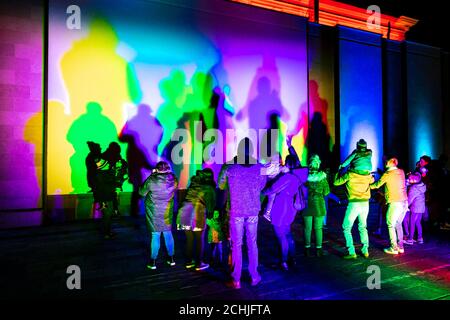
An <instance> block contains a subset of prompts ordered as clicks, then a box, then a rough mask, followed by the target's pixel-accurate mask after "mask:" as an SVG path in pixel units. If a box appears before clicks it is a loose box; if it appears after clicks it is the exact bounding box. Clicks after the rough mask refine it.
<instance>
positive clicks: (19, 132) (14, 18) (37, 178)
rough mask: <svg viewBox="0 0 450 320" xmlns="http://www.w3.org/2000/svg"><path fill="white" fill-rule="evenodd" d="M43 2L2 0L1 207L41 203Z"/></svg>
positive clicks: (9, 208) (0, 59)
mask: <svg viewBox="0 0 450 320" xmlns="http://www.w3.org/2000/svg"><path fill="white" fill-rule="evenodd" d="M42 25H43V6H42V4H41V1H1V2H0V190H1V192H0V211H5V210H17V209H20V210H25V209H35V208H40V207H41V206H42V202H41V190H42V146H43V120H42V92H43V91H42V46H43V37H42Z"/></svg>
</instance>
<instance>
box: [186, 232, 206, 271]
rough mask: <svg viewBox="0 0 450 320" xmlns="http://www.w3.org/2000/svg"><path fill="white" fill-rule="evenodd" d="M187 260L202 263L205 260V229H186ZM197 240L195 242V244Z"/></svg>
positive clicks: (197, 263)
mask: <svg viewBox="0 0 450 320" xmlns="http://www.w3.org/2000/svg"><path fill="white" fill-rule="evenodd" d="M185 233H186V260H187V262H191V261H194V262H195V264H196V265H200V263H202V261H203V245H204V243H203V241H204V236H203V235H204V231H190V230H186V231H185ZM194 242H195V244H194Z"/></svg>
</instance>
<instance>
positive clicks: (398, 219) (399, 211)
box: [386, 201, 408, 248]
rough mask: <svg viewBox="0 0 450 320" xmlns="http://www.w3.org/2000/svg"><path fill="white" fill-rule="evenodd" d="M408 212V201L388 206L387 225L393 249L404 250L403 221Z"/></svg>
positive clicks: (392, 203)
mask: <svg viewBox="0 0 450 320" xmlns="http://www.w3.org/2000/svg"><path fill="white" fill-rule="evenodd" d="M407 210H408V202H407V201H396V202H391V203H389V204H388V210H387V212H386V224H387V227H388V231H389V240H390V242H391V247H392V248H397V247H400V248H403V226H402V224H403V219H404V218H405V214H406V211H407Z"/></svg>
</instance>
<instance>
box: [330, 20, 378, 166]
mask: <svg viewBox="0 0 450 320" xmlns="http://www.w3.org/2000/svg"><path fill="white" fill-rule="evenodd" d="M338 30H339V94H340V102H339V106H340V112H339V113H340V138H341V141H340V144H341V153H340V156H341V160H344V159H345V158H346V157H347V156H348V155H349V154H350V153H351V152H352V151H353V150H354V149H355V148H356V142H357V141H358V140H359V139H361V138H362V139H364V140H366V141H367V147H368V148H369V149H371V150H372V152H373V155H372V170H376V169H377V168H381V166H382V162H381V157H382V155H383V99H382V97H383V95H382V94H383V92H382V68H381V65H382V63H381V62H382V61H381V37H380V36H378V35H375V34H371V33H368V32H363V31H359V30H352V29H349V28H345V27H339V29H338Z"/></svg>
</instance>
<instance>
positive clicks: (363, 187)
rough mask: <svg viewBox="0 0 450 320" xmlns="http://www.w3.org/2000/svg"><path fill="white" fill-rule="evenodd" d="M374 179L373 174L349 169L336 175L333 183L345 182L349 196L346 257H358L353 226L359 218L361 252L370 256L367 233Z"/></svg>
mask: <svg viewBox="0 0 450 320" xmlns="http://www.w3.org/2000/svg"><path fill="white" fill-rule="evenodd" d="M373 181H374V178H373V176H372V175H371V174H360V173H357V172H355V171H352V170H349V171H347V172H346V173H344V174H343V175H340V174H339V172H338V173H336V176H335V177H334V182H333V184H334V185H335V186H340V185H344V184H345V188H346V191H347V197H348V205H347V210H346V211H345V216H344V221H343V223H342V229H343V230H344V237H345V245H346V247H347V250H348V253H347V255H345V256H344V259H356V258H357V257H358V256H357V255H356V251H355V246H354V244H353V237H352V227H353V224H354V222H355V220H356V219H357V218H358V230H359V237H360V239H361V243H362V245H363V247H362V249H361V253H362V255H363V256H364V257H365V258H368V257H369V235H368V233H367V216H368V214H369V199H370V184H371V183H372V182H373Z"/></svg>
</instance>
